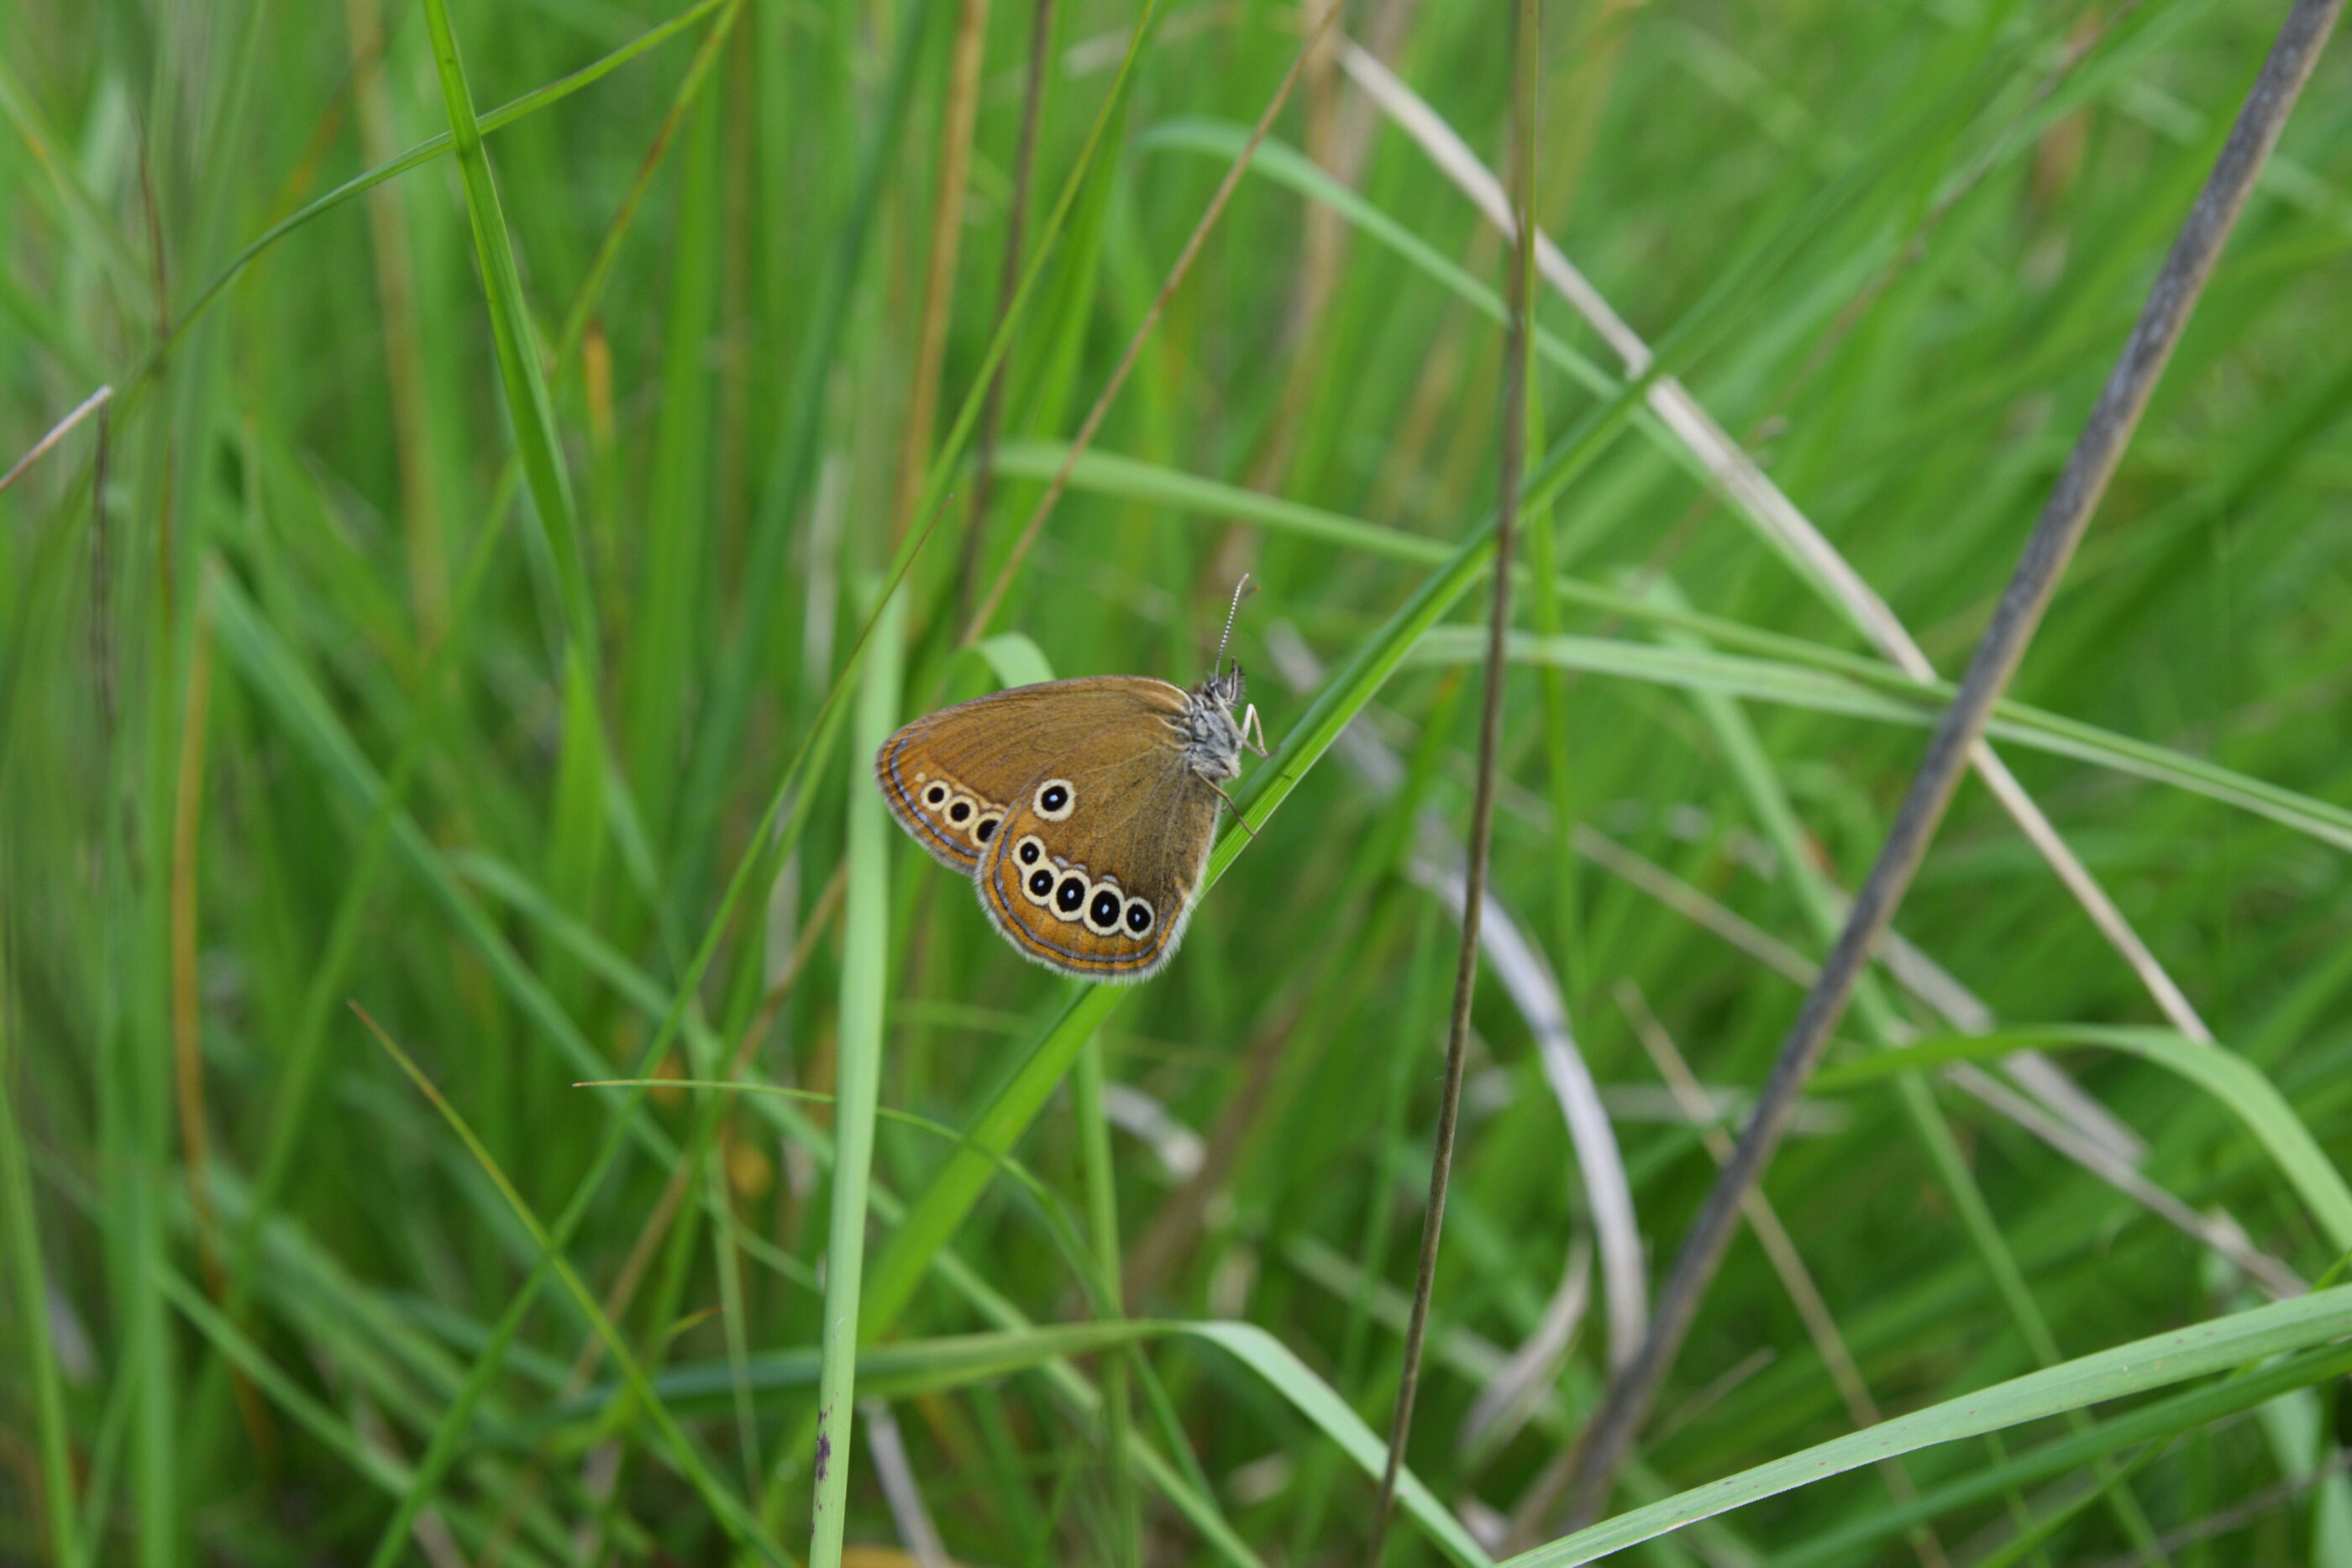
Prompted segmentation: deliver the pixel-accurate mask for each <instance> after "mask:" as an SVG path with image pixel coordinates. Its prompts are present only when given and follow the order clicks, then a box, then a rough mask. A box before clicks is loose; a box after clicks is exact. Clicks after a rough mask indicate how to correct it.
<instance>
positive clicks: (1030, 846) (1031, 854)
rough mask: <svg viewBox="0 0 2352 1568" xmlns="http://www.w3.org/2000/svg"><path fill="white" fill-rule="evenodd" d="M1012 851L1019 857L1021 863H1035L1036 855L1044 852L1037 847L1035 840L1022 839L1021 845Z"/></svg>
mask: <svg viewBox="0 0 2352 1568" xmlns="http://www.w3.org/2000/svg"><path fill="white" fill-rule="evenodd" d="M1013 853H1014V854H1015V855H1017V856H1019V857H1020V860H1021V863H1022V864H1023V865H1035V864H1036V863H1037V857H1038V856H1039V855H1042V854H1044V853H1045V851H1044V850H1042V849H1039V848H1038V847H1037V841H1036V840H1034V839H1024V840H1022V841H1021V847H1020V848H1019V849H1017V850H1014V851H1013Z"/></svg>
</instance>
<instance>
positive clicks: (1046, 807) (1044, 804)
mask: <svg viewBox="0 0 2352 1568" xmlns="http://www.w3.org/2000/svg"><path fill="white" fill-rule="evenodd" d="M1033 800H1034V804H1035V806H1036V808H1037V814H1038V815H1039V816H1041V817H1043V818H1045V821H1049V822H1058V821H1062V820H1063V819H1064V818H1066V817H1067V816H1068V815H1069V814H1070V813H1071V812H1072V811H1074V810H1077V805H1078V792H1077V791H1076V789H1072V788H1071V787H1070V781H1069V780H1068V779H1046V780H1045V782H1044V783H1043V784H1040V785H1038V786H1037V793H1036V794H1035V796H1034V797H1033Z"/></svg>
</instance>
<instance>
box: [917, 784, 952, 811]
mask: <svg viewBox="0 0 2352 1568" xmlns="http://www.w3.org/2000/svg"><path fill="white" fill-rule="evenodd" d="M947 799H948V787H947V786H946V785H944V784H934V785H932V786H931V787H930V788H929V789H926V790H924V791H923V804H924V805H926V806H929V807H930V808H931V810H935V811H936V810H939V809H940V807H941V806H943V805H945V804H946V803H947Z"/></svg>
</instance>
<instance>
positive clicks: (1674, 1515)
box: [1504, 1286, 2352, 1568]
mask: <svg viewBox="0 0 2352 1568" xmlns="http://www.w3.org/2000/svg"><path fill="white" fill-rule="evenodd" d="M2347 1312H2352V1286H2339V1287H2337V1288H2336V1289H2335V1290H2332V1291H2316V1292H2315V1293H2313V1294H2311V1295H2308V1296H2299V1297H2297V1298H2295V1299H2294V1300H2293V1301H2276V1302H2273V1303H2272V1304H2271V1305H2269V1306H2266V1307H2257V1308H2255V1309H2254V1310H2253V1311H2252V1312H2237V1313H2233V1314H2231V1315H2230V1316H2228V1317H2221V1318H2211V1319H2208V1320H2207V1321H2205V1322H2200V1323H2196V1324H2193V1325H2191V1326H2189V1327H2188V1328H2184V1329H2177V1330H2175V1331H2173V1332H2172V1333H2163V1334H2154V1335H2151V1336H2149V1337H2148V1338H2147V1339H2143V1340H2137V1341H2134V1342H2133V1343H2129V1344H2124V1345H2117V1346H2116V1347H2115V1348H2114V1349H2112V1350H2104V1351H2100V1352H2097V1353H2096V1354H2092V1355H2085V1356H2078V1357H2076V1358H2075V1359H2074V1360H2073V1361H2069V1362H2064V1363H2062V1364H2059V1365H2057V1366H2054V1367H2051V1368H2049V1369H2047V1370H2045V1371H2042V1372H2035V1373H2030V1374H2028V1375H2025V1376H2023V1377H2015V1378H2011V1379H2010V1380H2009V1381H2008V1382H2006V1383H1999V1384H1995V1385H1993V1386H1991V1387H1990V1388H1986V1389H1982V1390H1980V1391H1979V1392H1977V1393H1975V1394H1969V1395H1963V1396H1960V1397H1958V1398H1957V1399H1947V1400H1943V1401H1940V1402H1939V1403H1937V1404H1935V1405H1931V1406H1928V1407H1927V1408H1926V1409H1924V1410H1915V1411H1913V1412H1911V1413H1910V1414H1909V1415H1907V1416H1895V1418H1894V1419H1892V1420H1889V1421H1883V1422H1881V1423H1880V1424H1879V1425H1877V1426H1875V1427H1869V1428H1867V1429H1865V1430H1864V1431H1860V1432H1855V1433H1853V1434H1850V1435H1849V1436H1846V1437H1836V1438H1832V1440H1830V1441H1829V1442H1826V1443H1819V1444H1816V1445H1814V1446H1813V1447H1811V1448H1805V1449H1803V1450H1801V1451H1800V1452H1797V1453H1793V1454H1790V1455H1787V1456H1785V1457H1783V1458H1778V1459H1774V1460H1772V1461H1770V1462H1769V1463H1767V1464H1762V1465H1758V1466H1757V1467H1755V1468H1754V1469H1748V1470H1743V1471H1741V1472H1740V1473H1739V1474H1738V1475H1735V1476H1727V1477H1725V1478H1724V1479H1721V1480H1719V1481H1710V1482H1708V1483H1707V1484H1706V1485H1705V1486H1698V1487H1693V1488H1691V1489H1690V1490H1687V1491H1684V1492H1679V1493H1677V1494H1675V1496H1673V1497H1670V1498H1667V1499H1665V1500H1664V1501H1661V1502H1655V1503H1652V1504H1650V1505H1648V1506H1647V1507H1644V1508H1637V1509H1634V1510H1633V1511H1631V1512H1629V1513H1624V1514H1621V1515H1619V1516H1618V1517H1617V1518H1615V1519H1612V1520H1609V1521H1606V1522H1604V1523H1601V1524H1597V1525H1594V1526H1592V1527H1591V1529H1588V1530H1580V1531H1577V1532H1576V1533H1575V1534H1573V1535H1570V1536H1565V1537H1562V1538H1561V1539H1560V1540H1558V1541H1554V1542H1549V1543H1548V1544H1546V1545H1543V1546H1538V1547H1537V1548H1536V1549H1535V1550H1534V1551H1532V1552H1522V1553H1520V1554H1519V1555H1518V1556H1517V1557H1514V1558H1512V1559H1510V1560H1509V1562H1508V1563H1506V1564H1504V1568H1574V1565H1575V1564H1577V1563H1591V1562H1593V1561H1595V1560H1596V1559H1599V1558H1601V1557H1605V1556H1607V1555H1608V1554H1609V1553H1611V1552H1619V1551H1622V1550H1623V1549H1624V1548H1626V1547H1628V1546H1632V1545H1635V1544H1637V1543H1638V1542H1644V1541H1649V1540H1652V1539H1654V1538H1655V1537H1657V1536H1660V1535H1664V1534H1665V1533H1666V1532H1667V1531H1673V1530H1679V1529H1681V1528H1682V1527H1683V1526H1685V1525H1686V1524H1691V1523H1694V1522H1696V1521H1698V1520H1702V1519H1711V1518H1713V1517H1714V1516H1715V1515H1717V1514H1718V1513H1725V1512H1727V1511H1730V1510H1732V1509H1735V1508H1740V1507H1743V1506H1745V1505H1746V1504H1748V1503H1751V1502H1757V1501H1760V1500H1763V1499H1765V1498H1768V1497H1778V1496H1779V1495H1780V1494H1781V1493H1782V1492H1786V1491H1790V1490H1794V1489H1796V1488H1798V1487H1801V1486H1804V1485H1806V1484H1808V1483H1810V1482H1812V1481H1817V1480H1821V1479H1825V1478H1827V1477H1830V1476H1834V1475H1843V1474H1844V1473H1845V1472H1846V1471H1848V1470H1851V1469H1858V1468H1859V1467H1861V1466H1863V1465H1867V1464H1872V1463H1874V1462H1875V1461H1877V1460H1879V1459H1882V1458H1887V1457H1888V1456H1890V1455H1895V1454H1908V1453H1914V1452H1916V1451H1917V1450H1918V1449H1921V1448H1931V1447H1933V1446H1934V1445H1936V1444H1938V1443H1948V1442H1951V1441H1953V1440H1955V1439H1956V1438H1960V1437H1982V1436H1983V1435H1984V1434H1986V1433H1988V1432H1999V1431H2002V1430H2004V1429H2006V1428H2008V1427H2017V1426H2021V1425H2023V1424H2024V1423H2026V1422H2028V1421H2037V1420H2042V1419H2044V1418H2046V1417H2049V1416H2062V1415H2064V1414H2065V1413H2067V1412H2068V1411H2072V1410H2081V1409H2084V1408H2085V1407H2087V1406H2092V1405H2095V1404H2098V1403H2100V1402H2101V1401H2103V1400H2108V1399H2119V1398H2122V1397H2124V1396H2127V1395H2133V1394H2140V1393H2145V1392H2147V1390H2149V1389H2152V1388H2164V1387H2168V1386H2170V1385H2173V1384H2176V1383H2185V1382H2187V1381H2188V1380H2189V1379H2190V1378H2192V1377H2202V1376H2205V1375H2208V1374H2210V1373H2216V1372H2226V1371H2229V1370H2230V1369H2231V1368H2232V1367H2237V1366H2242V1365H2245V1364H2248V1363H2251V1362H2258V1361H2263V1360H2266V1359H2268V1358H2269V1357H2272V1356H2275V1355H2287V1354H2293V1353H2294V1352H2296V1351H2300V1350H2306V1349H2308V1348H2310V1347H2311V1346H2313V1345H2316V1344H2324V1343H2327V1342H2329V1341H2331V1340H2334V1339H2336V1338H2337V1337H2339V1336H2340V1335H2341V1334H2342V1333H2343V1332H2344V1324H2345V1323H2346V1322H2347V1321H2352V1320H2347V1317H2346V1314H2347Z"/></svg>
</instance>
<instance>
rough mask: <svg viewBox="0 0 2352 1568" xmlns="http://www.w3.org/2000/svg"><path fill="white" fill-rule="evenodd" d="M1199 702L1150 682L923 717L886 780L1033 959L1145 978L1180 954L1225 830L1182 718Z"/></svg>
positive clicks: (906, 733)
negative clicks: (1219, 833)
mask: <svg viewBox="0 0 2352 1568" xmlns="http://www.w3.org/2000/svg"><path fill="white" fill-rule="evenodd" d="M1193 700H1194V699H1193V696H1192V694H1190V693H1188V692H1186V691H1184V690H1183V689H1182V688H1181V687H1178V686H1173V685H1169V684H1168V683H1167V682H1165V681H1159V680H1152V679H1150V678H1148V677H1144V676H1132V675H1109V676H1097V677H1090V678H1087V679H1081V680H1072V681H1051V682H1047V683H1045V684H1044V685H1034V686H1016V687H1013V689H1011V690H1009V691H1002V692H997V693H995V694H993V695H990V696H984V697H980V698H977V699H975V700H974V701H971V702H968V703H963V704H960V705H959V706H955V707H951V708H943V709H941V710H940V712H938V713H935V714H931V715H929V716H926V717H923V718H919V719H917V720H916V721H915V722H914V723H912V724H910V725H908V726H907V727H905V728H904V729H901V730H900V731H898V734H896V735H894V736H892V737H890V738H889V739H888V740H887V741H886V742H885V743H884V744H883V747H882V749H881V751H880V752H879V753H877V755H876V757H875V759H874V775H875V779H876V781H877V783H878V784H879V785H880V786H881V789H882V795H883V798H884V799H885V800H887V801H888V802H889V805H890V810H891V812H892V814H893V815H895V816H896V817H897V818H898V821H899V824H900V825H901V826H902V827H904V828H905V829H906V830H907V831H908V834H910V835H911V836H912V837H913V838H914V840H915V841H916V842H918V843H919V844H921V845H922V846H923V848H925V849H926V850H928V851H929V852H930V853H931V854H932V855H933V856H934V857H935V858H936V859H938V860H940V862H943V863H945V864H948V865H951V866H954V867H955V868H956V869H957V870H959V871H962V872H965V873H969V874H971V875H972V876H973V877H974V878H975V881H976V883H977V887H978V891H979V894H980V902H981V904H982V907H983V908H984V909H986V910H987V911H988V914H989V917H990V919H991V920H992V921H993V922H994V923H995V925H996V927H997V929H998V930H1000V931H1002V932H1003V934H1004V936H1005V938H1006V940H1008V941H1010V942H1011V943H1012V944H1013V946H1014V947H1016V948H1018V949H1019V950H1020V951H1021V953H1022V954H1023V955H1024V956H1026V957H1029V958H1031V959H1034V961H1036V962H1037V963H1040V964H1043V965H1045V966H1046V967H1048V968H1053V969H1059V970H1061V971H1062V972H1064V973H1066V974H1072V975H1080V976H1083V977H1087V978H1088V979H1094V980H1139V979H1142V978H1144V977H1146V976H1148V975H1150V974H1151V973H1152V972H1153V971H1154V970H1156V969H1158V968H1159V967H1160V965H1162V964H1164V963H1166V962H1167V960H1168V958H1169V956H1171V954H1173V953H1174V952H1175V950H1176V944H1177V941H1178V939H1179V938H1180V937H1181V936H1182V935H1183V929H1184V923H1185V920H1186V917H1187V916H1188V915H1190V914H1191V909H1192V897H1193V894H1195V893H1196V892H1197V891H1198V890H1199V886H1200V880H1201V871H1202V866H1203V864H1204V863H1205V862H1206V861H1207V859H1208V853H1209V846H1210V844H1211V842H1212V841H1213V839H1214V837H1215V833H1216V813H1217V807H1218V804H1219V800H1218V796H1217V792H1216V790H1215V789H1213V788H1212V787H1211V786H1210V784H1209V783H1208V781H1207V780H1205V779H1202V778H1201V777H1200V776H1199V775H1198V774H1197V773H1195V772H1194V771H1193V770H1192V768H1191V767H1189V766H1188V765H1186V763H1185V762H1184V760H1183V756H1182V751H1181V733H1180V727H1179V725H1178V724H1177V722H1176V721H1177V720H1178V719H1180V718H1181V716H1182V715H1183V714H1184V713H1185V711H1186V708H1187V707H1188V706H1189V705H1190V704H1191V703H1192V701H1193ZM1056 786H1058V789H1057V788H1056ZM1041 878H1042V879H1043V880H1040V879H1041Z"/></svg>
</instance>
